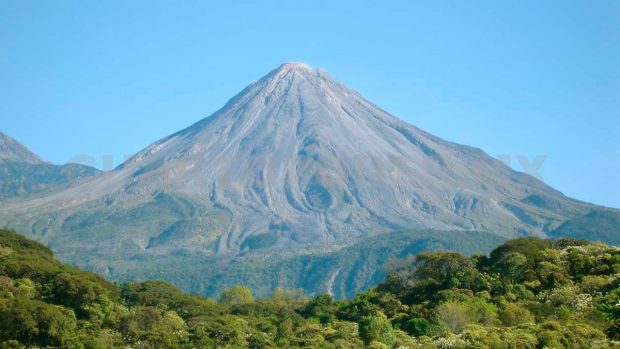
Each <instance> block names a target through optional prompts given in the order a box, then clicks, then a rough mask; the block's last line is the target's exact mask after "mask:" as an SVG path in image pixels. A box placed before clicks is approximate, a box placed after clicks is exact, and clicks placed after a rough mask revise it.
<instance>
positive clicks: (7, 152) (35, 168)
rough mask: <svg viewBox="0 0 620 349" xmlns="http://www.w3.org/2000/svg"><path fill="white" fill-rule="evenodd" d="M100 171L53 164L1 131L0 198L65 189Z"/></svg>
mask: <svg viewBox="0 0 620 349" xmlns="http://www.w3.org/2000/svg"><path fill="white" fill-rule="evenodd" d="M99 172H100V171H99V170H97V169H95V168H93V167H90V166H84V165H81V164H66V165H53V164H50V163H48V162H45V161H43V160H41V158H40V157H39V156H38V155H36V154H34V153H33V152H31V151H30V150H29V149H28V148H26V147H25V146H23V145H22V144H20V143H19V142H17V141H16V140H15V139H13V138H12V137H10V136H8V135H6V134H4V133H2V132H0V200H2V199H7V198H15V197H21V198H23V197H26V196H29V195H31V194H35V193H39V194H42V193H46V192H51V191H55V190H59V189H63V188H66V187H67V186H68V185H70V184H72V183H75V182H76V181H78V180H80V179H82V178H86V177H90V176H93V175H95V174H97V173H99Z"/></svg>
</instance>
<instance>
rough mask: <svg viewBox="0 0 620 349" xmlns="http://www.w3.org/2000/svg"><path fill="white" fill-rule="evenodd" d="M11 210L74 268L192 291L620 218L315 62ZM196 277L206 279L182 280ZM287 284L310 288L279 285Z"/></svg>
mask: <svg viewBox="0 0 620 349" xmlns="http://www.w3.org/2000/svg"><path fill="white" fill-rule="evenodd" d="M2 204H3V212H2V213H0V224H1V225H3V226H5V227H8V228H12V229H15V230H17V231H19V232H23V233H26V234H27V235H28V236H29V237H33V238H35V239H38V240H40V241H43V242H46V243H47V244H49V245H50V247H52V249H54V250H55V251H56V252H57V253H58V255H59V256H60V257H61V258H63V259H65V260H68V261H70V262H73V263H75V264H78V265H80V266H81V267H85V268H89V269H92V270H96V271H99V272H101V273H104V274H107V275H110V276H112V277H134V278H140V277H142V276H148V277H153V276H162V277H163V278H167V279H171V281H173V282H174V281H178V283H180V284H181V285H182V286H183V285H185V286H186V287H185V288H188V289H189V290H193V291H195V287H194V286H191V285H195V283H197V282H200V280H213V279H212V278H211V277H212V276H213V275H215V274H216V273H217V272H219V271H220V270H226V268H228V267H230V266H231V265H236V263H241V262H240V261H249V260H251V261H256V260H263V261H265V260H264V259H265V258H268V257H269V256H271V257H273V258H276V259H277V260H278V261H285V260H287V258H297V257H298V256H301V255H303V256H312V255H315V254H317V253H319V254H321V256H324V255H325V253H335V254H337V253H339V251H343V250H346V249H347V248H351V247H352V246H358V245H360V244H363V242H364V241H368V239H376V238H377V237H378V236H382V235H385V234H389V233H390V232H395V231H403V230H409V231H427V232H428V231H432V232H433V234H430V235H428V234H427V235H428V236H427V240H425V241H428V239H432V236H437V239H439V238H440V237H441V236H442V234H443V233H442V232H450V234H452V235H450V236H454V234H455V233H458V234H459V236H463V237H468V236H471V237H474V236H480V235H479V234H485V236H492V237H497V238H499V239H503V238H513V237H517V236H528V235H535V236H543V237H544V236H547V235H550V234H552V232H554V231H555V230H556V228H558V227H560V226H561V225H562V224H564V223H565V222H567V221H570V220H572V219H576V218H580V217H584V216H586V215H588V214H591V212H592V211H595V210H602V211H605V212H607V211H610V209H605V208H601V207H598V206H594V205H592V204H588V203H583V202H580V201H577V200H574V199H571V198H568V197H566V196H564V195H563V194H561V193H560V192H558V191H557V190H555V189H553V188H551V187H549V186H548V185H546V184H544V183H543V182H541V181H539V180H537V179H536V178H534V177H531V176H529V175H527V174H524V173H520V172H516V171H514V170H512V169H511V168H509V167H508V166H506V165H505V164H504V163H502V162H501V161H498V160H496V159H494V158H493V157H491V156H489V155H487V154H485V153H484V152H483V151H482V150H480V149H477V148H473V147H470V146H466V145H460V144H455V143H451V142H448V141H445V140H442V139H440V138H438V137H436V136H433V135H431V134H429V133H427V132H425V131H423V130H420V129H418V128H416V127H415V126H412V125H410V124H408V123H406V122H404V121H402V120H400V119H398V118H396V117H394V116H392V115H390V114H389V113H387V112H385V111H384V110H382V109H380V108H379V107H377V106H376V105H374V104H372V103H371V102H369V101H367V100H366V99H364V98H363V97H362V96H361V95H360V94H359V93H357V92H355V91H353V90H351V89H349V88H347V87H346V86H344V85H343V84H341V83H340V82H338V81H337V80H336V79H335V78H333V77H332V76H331V75H330V74H328V73H327V72H325V71H323V70H321V69H314V68H311V67H309V66H307V65H305V64H303V63H286V64H283V65H281V66H280V67H278V68H277V69H275V70H273V71H272V72H270V73H269V74H267V75H266V76H264V77H263V78H261V79H260V80H258V81H257V82H254V83H252V84H251V85H249V86H248V87H246V88H245V89H244V90H243V91H241V92H240V93H239V94H238V95H236V96H235V97H233V98H232V99H231V100H230V101H229V102H228V103H227V104H226V105H225V106H224V107H223V108H222V109H220V110H219V111H217V112H215V113H214V114H213V115H211V116H209V117H207V118H205V119H203V120H200V121H199V122H197V123H196V124H194V125H192V126H190V127H188V128H186V129H184V130H181V131H179V132H177V133H175V134H173V135H171V136H169V137H166V138H164V139H162V140H159V141H157V142H155V143H153V144H152V145H150V146H148V147H147V148H145V149H144V150H142V151H140V152H139V153H137V154H136V155H134V156H133V157H132V158H130V159H129V160H127V161H126V162H125V163H123V164H122V165H121V166H119V167H118V168H117V169H115V170H113V171H109V172H106V173H103V174H100V175H97V176H93V177H92V178H91V179H89V180H84V181H80V182H79V183H77V184H75V185H72V186H70V187H69V188H64V189H63V190H58V191H55V192H53V193H47V194H45V195H39V196H37V197H29V198H27V199H23V198H18V199H13V200H7V201H4V202H3V203H2ZM611 212H613V214H614V215H615V214H617V211H616V210H611ZM469 232H472V233H471V234H469ZM473 232H476V233H475V234H474V233H473ZM468 234H469V235H468ZM385 236H388V235H385ZM425 236H426V235H425ZM446 236H448V235H446ZM387 244H389V240H388V241H387ZM457 247H458V246H457ZM276 256H277V257H276ZM154 260H156V261H158V262H157V265H158V267H157V271H154V270H153V269H152V264H153V261H154ZM162 261H166V262H162ZM190 261H191V262H190ZM149 263H151V264H149ZM188 265H194V266H195V267H196V270H198V269H199V270H200V273H199V274H195V273H191V272H189V271H186V272H185V273H186V274H187V275H186V276H183V277H179V278H183V280H176V279H175V278H177V277H176V276H171V275H176V274H175V273H177V272H178V268H187V266H188ZM265 265H271V264H270V263H266V264H265ZM266 268H267V267H266ZM190 269H192V268H191V267H190ZM129 270H130V271H129ZM157 273H160V274H157ZM307 273H310V274H312V273H313V271H312V270H307ZM328 276H329V275H328ZM188 278H189V279H192V280H193V281H191V282H189V281H187V280H186V279H188ZM201 278H202V279H201ZM330 278H331V276H329V277H327V276H326V279H323V280H322V281H321V282H319V284H321V283H322V285H323V286H324V287H325V288H330V287H332V286H333V282H334V280H331V279H330ZM335 278H336V279H337V278H338V276H336V277H335ZM196 280H198V281H196ZM241 281H247V280H241ZM330 281H331V284H330ZM205 282H206V281H205ZM283 282H284V284H285V286H293V287H300V286H301V287H304V285H300V284H299V283H300V282H301V281H295V280H285V281H282V280H277V278H276V280H274V279H273V278H272V279H270V281H269V282H268V283H269V285H272V286H277V285H279V284H281V283H283ZM342 282H344V283H346V282H349V281H346V280H343V281H342ZM190 284H191V285H190ZM187 285H189V286H187ZM323 286H322V287H323ZM266 287H267V286H266ZM200 291H204V289H203V288H200ZM349 291H350V290H347V291H346V292H349ZM209 292H210V291H209ZM346 292H345V293H346ZM207 293H208V292H207Z"/></svg>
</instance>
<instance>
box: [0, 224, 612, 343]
mask: <svg viewBox="0 0 620 349" xmlns="http://www.w3.org/2000/svg"><path fill="white" fill-rule="evenodd" d="M390 265H391V271H392V272H391V273H390V274H389V277H388V278H387V280H386V281H385V282H383V283H382V284H380V285H378V286H377V287H375V288H373V289H371V290H370V291H367V292H364V293H361V294H359V295H357V297H356V298H355V299H352V300H347V301H335V300H333V299H332V298H331V297H330V296H327V295H323V296H319V297H315V298H312V299H307V298H305V297H304V296H303V294H302V293H301V292H298V291H289V290H282V289H278V290H276V291H275V292H274V294H273V297H271V298H270V299H254V298H253V297H252V293H251V292H250V290H249V289H248V288H246V287H244V286H237V287H233V288H231V289H228V290H226V291H224V292H223V293H222V295H221V297H220V299H218V300H217V301H216V300H212V299H208V298H203V297H198V296H193V295H187V294H184V293H182V292H181V291H179V290H178V289H177V288H175V287H174V286H172V285H170V284H167V283H164V282H159V281H148V282H143V283H127V284H123V285H117V284H114V283H111V282H108V281H106V280H105V279H103V278H101V277H99V276H97V275H95V274H92V273H87V272H83V271H80V270H78V269H76V268H73V267H71V266H68V265H66V264H63V263H60V262H58V261H56V260H55V259H54V257H53V254H52V252H51V251H50V250H49V249H48V248H46V247H45V246H43V245H41V244H39V243H36V242H33V241H30V240H27V239H25V238H22V237H20V236H19V235H17V234H14V233H11V232H8V231H0V348H93V349H94V348H158V349H159V348H251V349H259V348H399V349H405V348H412V349H413V348H420V349H422V348H437V349H449V348H464V349H465V348H472V349H473V348H476V349H484V348H489V349H491V348H493V349H495V348H506V349H521V348H524V349H527V348H531V349H543V348H557V349H560V348H567V349H568V348H570V349H573V348H575V349H577V348H588V349H596V348H600V349H603V348H618V347H620V346H618V344H615V342H614V341H613V340H614V339H620V306H617V305H616V304H617V302H618V300H619V299H620V288H619V284H620V249H618V248H614V247H610V246H607V245H603V244H597V243H588V242H585V241H581V240H572V239H570V240H569V239H562V240H540V239H537V238H523V239H518V240H512V241H509V242H506V243H504V244H503V245H501V246H500V247H498V248H497V249H495V250H494V251H493V252H492V253H491V254H490V255H489V256H482V255H477V256H473V257H466V256H462V255H459V254H455V253H445V252H430V253H422V254H420V255H418V256H416V257H409V258H407V259H404V260H395V261H393V262H392V263H391V264H390Z"/></svg>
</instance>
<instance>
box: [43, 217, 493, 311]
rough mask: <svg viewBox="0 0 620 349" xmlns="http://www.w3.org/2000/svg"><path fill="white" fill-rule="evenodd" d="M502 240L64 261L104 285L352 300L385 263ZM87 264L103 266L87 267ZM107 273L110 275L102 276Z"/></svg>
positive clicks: (84, 255) (419, 237)
mask: <svg viewBox="0 0 620 349" xmlns="http://www.w3.org/2000/svg"><path fill="white" fill-rule="evenodd" d="M503 241H505V239H504V238H502V237H500V236H498V235H496V234H491V233H487V232H480V231H467V232H463V231H435V230H430V229H429V230H417V231H413V230H406V231H398V232H392V233H385V234H379V235H376V236H371V237H367V238H364V239H362V240H361V241H357V242H355V243H353V244H351V245H350V246H347V247H344V248H341V249H339V250H336V251H334V246H333V245H332V244H324V245H318V246H307V251H306V253H305V254H303V255H299V253H296V252H295V251H292V253H291V251H289V250H284V251H280V250H267V252H266V251H264V250H262V251H260V253H252V252H251V251H250V252H249V253H246V254H244V255H242V256H241V257H240V258H236V259H234V260H232V261H230V262H229V261H226V260H225V257H224V256H221V255H212V256H209V255H207V256H205V254H204V253H203V252H202V253H201V252H195V253H192V252H188V251H182V252H181V251H179V252H177V253H171V254H165V255H162V254H150V255H137V256H134V257H132V258H129V260H128V258H127V257H125V256H121V257H117V259H114V258H113V257H105V258H103V257H102V256H99V255H97V254H95V253H92V251H91V250H89V249H87V248H84V250H83V251H82V252H80V253H79V254H73V255H71V256H64V255H63V257H67V260H68V261H69V262H70V263H71V264H76V265H78V266H79V267H81V268H83V269H86V270H90V271H94V272H97V273H100V274H102V275H105V276H106V277H107V278H109V279H111V280H117V281H119V282H121V281H122V280H152V279H157V280H166V281H168V282H171V283H173V284H175V285H177V286H178V287H179V288H180V289H182V290H184V291H186V292H190V293H195V294H200V295H205V296H209V297H217V296H218V295H219V294H220V293H221V292H222V291H223V290H224V289H227V288H230V287H233V286H235V285H238V284H243V285H245V286H248V287H249V288H250V289H251V290H252V292H253V293H254V295H255V296H256V297H259V298H265V297H269V296H271V294H272V292H273V290H274V289H276V288H278V287H283V288H287V289H297V288H301V289H303V290H304V292H305V294H306V295H320V294H323V293H329V294H331V295H332V296H333V297H334V298H336V299H342V298H352V297H354V296H355V295H356V294H357V293H358V292H360V291H366V290H368V289H370V288H371V287H373V286H375V285H377V284H378V283H380V282H381V281H383V280H384V279H385V277H386V272H385V270H384V268H383V267H384V265H385V264H386V263H388V262H389V261H390V260H391V259H394V258H401V257H405V256H407V255H411V254H418V253H419V252H421V251H434V250H446V251H456V252H459V253H463V254H466V255H471V254H473V253H476V252H482V253H489V252H491V250H492V249H493V248H494V247H495V246H497V245H499V244H500V243H502V242H503ZM52 247H53V249H54V251H62V250H63V247H62V246H58V245H54V246H52ZM89 252H91V253H89ZM110 260H111V261H112V262H110ZM92 265H99V266H103V267H99V268H91V267H89V266H92ZM213 265H218V268H213ZM108 270H112V273H110V274H106V272H107V271H108Z"/></svg>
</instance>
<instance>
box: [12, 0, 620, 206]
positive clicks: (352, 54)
mask: <svg viewBox="0 0 620 349" xmlns="http://www.w3.org/2000/svg"><path fill="white" fill-rule="evenodd" d="M295 3H297V4H295ZM286 61H304V62H306V63H308V64H310V65H312V66H319V67H322V68H324V69H326V70H327V71H329V72H331V73H332V75H334V76H335V77H336V78H338V79H340V80H341V81H343V82H344V83H345V84H347V85H349V86H350V87H352V88H354V89H356V90H358V91H359V92H361V93H362V94H363V95H364V96H366V97H367V98H368V99H369V100H371V101H373V102H374V103H376V104H378V105H379V106H381V107H383V108H384V109H386V110H388V111H389V112H391V113H392V114H394V115H396V116H398V117H400V118H402V119H404V120H406V121H408V122H410V123H412V124H414V125H416V126H418V127H421V128H423V129H425V130H427V131H429V132H431V133H433V134H435V135H438V136H440V137H442V138H444V139H447V140H450V141H454V142H459V143H465V144H470V145H473V146H477V147H480V148H482V149H484V150H485V151H486V152H487V153H489V154H491V155H493V156H497V155H500V154H504V155H510V156H511V157H512V159H513V160H512V165H513V167H515V168H516V169H521V167H520V164H519V163H518V161H517V160H516V156H517V155H525V156H527V157H528V159H530V160H532V159H533V158H534V157H536V156H537V155H544V156H546V157H547V158H546V160H545V161H544V163H543V164H542V167H541V169H540V173H541V175H542V177H543V179H544V180H545V181H546V182H547V183H549V184H551V185H552V186H554V187H556V188H558V189H559V190H561V191H562V192H564V193H565V194H568V195H571V196H574V197H576V198H579V199H582V200H586V201H591V202H595V203H599V204H604V205H607V206H614V207H620V185H619V183H620V175H619V173H620V161H619V160H620V1H617V0H609V1H604V0H584V1H540V0H535V1H523V0H519V1H495V0H493V1H417V2H414V1H392V2H387V1H312V2H310V1H307V2H297V1H287V2H285V1H236V2H233V1H218V2H208V1H195V2H192V1H183V2H181V1H152V0H149V1H137V0H132V1H98V2H97V1H66V0H61V1H52V0H41V1H26V0H16V1H7V0H2V1H0V130H2V131H4V132H6V133H8V134H11V135H13V136H14V137H16V138H17V139H18V140H20V141H21V142H23V143H24V144H26V145H27V146H28V147H30V148H31V149H33V150H34V151H35V152H37V153H38V154H40V155H41V156H43V157H44V158H46V159H48V160H51V161H53V162H55V163H64V162H66V161H67V160H69V159H71V158H73V157H74V156H76V155H78V154H89V155H90V156H92V157H93V158H95V159H96V160H97V161H98V164H97V165H98V166H99V167H101V166H102V157H103V156H104V155H112V156H113V157H114V163H115V164H118V163H119V162H120V161H121V158H122V156H123V155H124V154H133V153H135V152H136V151H138V150H140V149H141V148H143V147H144V146H146V145H148V144H149V143H151V142H153V141H155V140H157V139H159V138H161V137H164V136H166V135H168V134H170V133H172V132H175V131H177V130H179V129H181V128H184V127H186V126H188V125H190V124H192V123H193V122H195V121H197V120H199V119H201V118H203V117H206V116H208V115H209V114H211V113H212V112H213V111H215V110H216V109H218V108H219V107H221V106H222V105H223V104H224V103H225V102H226V100H227V99H228V98H230V97H232V96H233V95H234V94H235V93H236V92H238V91H239V90H240V89H242V88H243V87H244V86H245V85H247V84H248V83H250V82H251V81H254V80H256V79H258V78H260V77H261V76H262V75H264V74H266V73H267V72H268V71H270V70H271V69H273V68H275V67H276V66H278V65H279V64H280V63H282V62H286Z"/></svg>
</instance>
